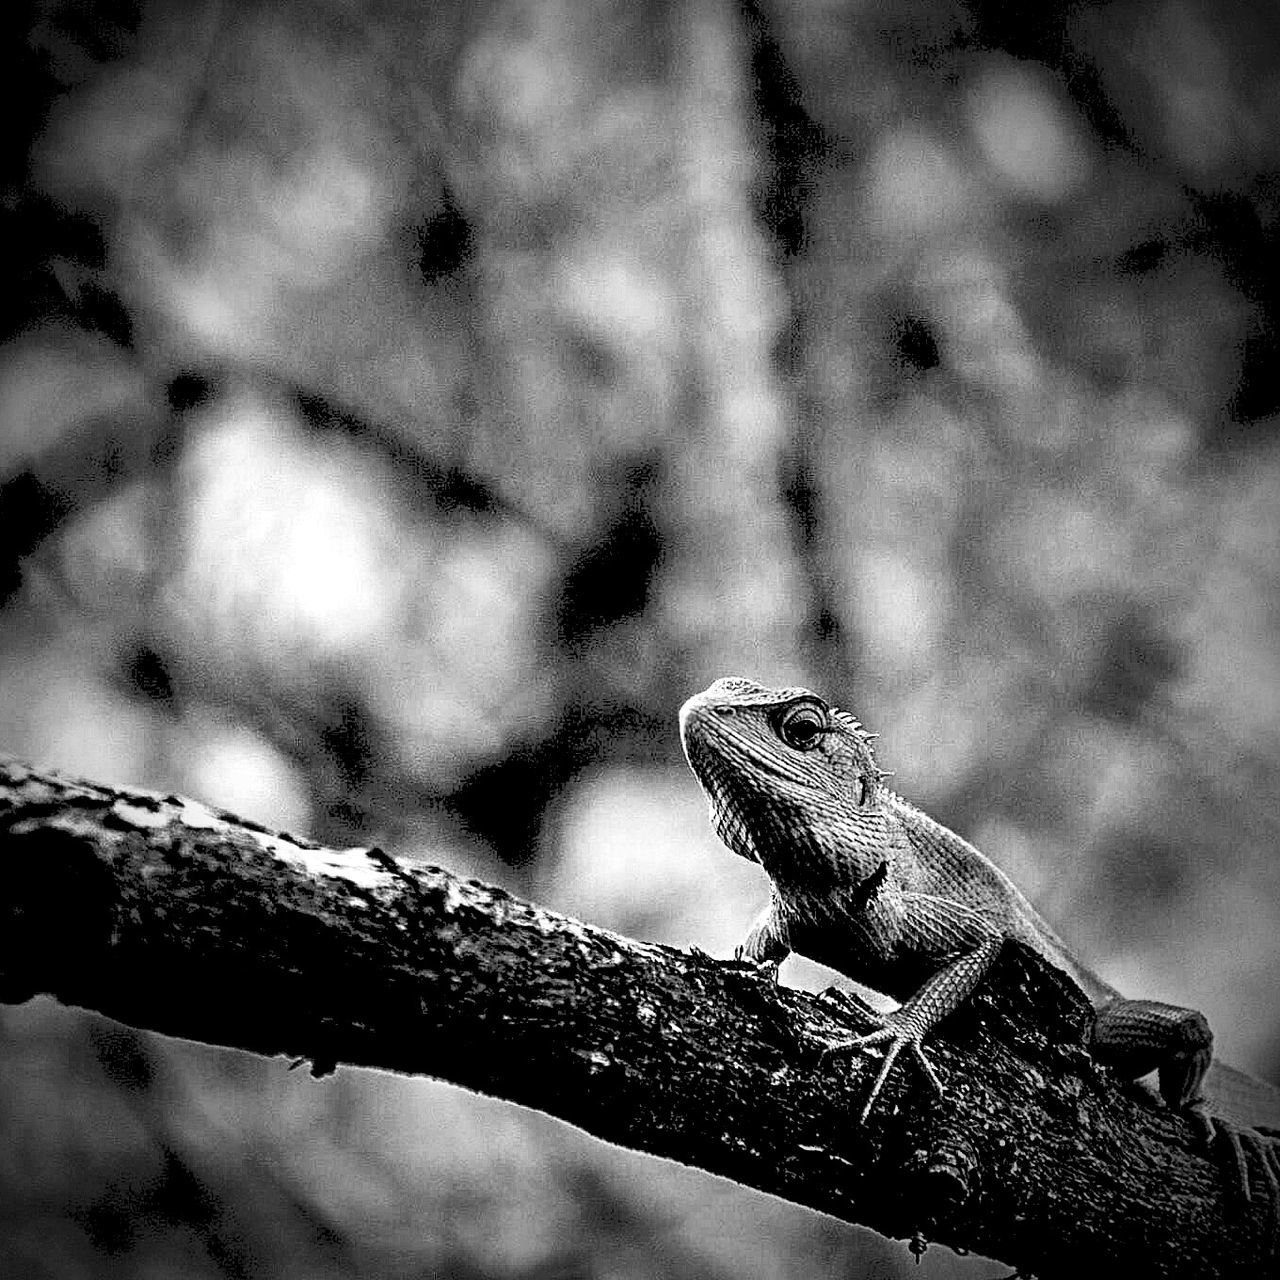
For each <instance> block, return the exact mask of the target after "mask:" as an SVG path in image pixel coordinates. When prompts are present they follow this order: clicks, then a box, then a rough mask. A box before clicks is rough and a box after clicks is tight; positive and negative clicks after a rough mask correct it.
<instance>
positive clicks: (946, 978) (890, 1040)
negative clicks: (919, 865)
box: [828, 893, 1004, 1122]
mask: <svg viewBox="0 0 1280 1280" xmlns="http://www.w3.org/2000/svg"><path fill="white" fill-rule="evenodd" d="M903 898H904V905H905V906H906V908H907V920H908V923H909V925H910V928H911V929H912V930H913V935H912V936H915V937H923V938H925V939H926V941H927V943H928V945H929V949H930V950H931V951H932V952H933V954H939V953H941V954H943V955H947V954H948V953H950V958H949V959H947V960H946V961H945V962H944V963H943V964H942V965H941V967H940V968H939V969H938V970H937V972H935V973H934V974H933V976H932V977H930V978H929V979H928V980H927V981H926V982H925V983H924V985H923V986H921V987H920V989H919V990H918V991H917V992H916V993H915V994H914V995H913V996H912V997H911V998H910V999H909V1000H907V1001H906V1003H905V1004H903V1005H901V1006H900V1007H899V1008H897V1009H895V1010H894V1011H893V1012H892V1013H887V1014H876V1015H868V1016H874V1017H875V1018H876V1019H877V1020H878V1021H879V1023H880V1026H879V1027H878V1028H877V1029H876V1030H874V1031H870V1032H867V1033H866V1034H865V1035H859V1036H852V1037H850V1038H849V1039H848V1040H847V1041H845V1042H844V1043H841V1044H836V1045H833V1046H832V1047H831V1048H830V1049H829V1050H828V1052H829V1053H847V1052H850V1051H854V1052H860V1051H861V1050H863V1049H869V1048H872V1047H874V1046H876V1045H884V1046H885V1050H884V1061H883V1062H882V1063H881V1066H880V1073H879V1074H878V1075H877V1076H876V1079H875V1083H874V1084H873V1085H872V1086H871V1092H870V1094H868V1096H867V1101H866V1104H865V1105H864V1106H863V1108H862V1114H861V1117H860V1119H861V1120H862V1121H863V1122H865V1121H866V1119H867V1117H868V1116H869V1115H870V1114H871V1108H872V1107H873V1106H874V1105H875V1101H876V1098H877V1097H879V1095H880V1090H881V1088H882V1087H883V1086H884V1082H885V1080H887V1079H888V1077H889V1072H890V1071H891V1070H892V1069H893V1064H894V1062H895V1061H897V1059H898V1055H899V1054H900V1053H901V1052H902V1050H903V1049H907V1050H909V1051H910V1053H911V1056H912V1058H913V1059H914V1060H915V1062H916V1065H917V1066H918V1067H919V1068H920V1069H921V1071H922V1072H923V1073H924V1075H925V1078H926V1079H927V1080H928V1081H929V1083H930V1084H931V1085H932V1086H933V1088H934V1089H935V1091H936V1092H937V1093H938V1094H939V1095H941V1093H942V1092H943V1089H942V1082H941V1081H940V1080H939V1079H938V1073H937V1072H936V1071H935V1070H934V1069H933V1064H932V1063H931V1062H930V1061H929V1059H928V1057H927V1056H926V1054H925V1051H924V1048H923V1047H922V1044H921V1042H922V1041H923V1040H924V1037H925V1036H926V1035H928V1033H929V1032H930V1031H932V1030H933V1029H934V1027H936V1026H937V1025H938V1023H939V1022H941V1021H942V1020H943V1018H945V1017H946V1016H947V1015H948V1014H949V1013H952V1012H953V1011H954V1010H956V1009H957V1008H959V1007H960V1004H961V1003H962V1002H963V1001H964V999H965V997H966V996H967V995H969V993H970V992H971V991H972V990H973V989H974V987H976V986H977V985H978V982H979V981H980V980H981V978H982V976H983V974H985V973H986V971H987V970H988V969H989V968H990V967H991V965H992V963H993V962H994V961H995V958H996V956H997V955H999V953H1000V947H1001V944H1002V943H1003V941H1004V938H1003V935H1002V934H1001V933H1000V932H999V930H997V929H995V928H994V927H993V926H992V925H990V924H988V923H987V922H986V920H984V919H983V917H982V916H980V915H979V914H978V913H977V912H975V911H972V910H970V909H968V908H966V907H962V906H960V905H959V904H958V903H955V902H951V901H950V900H948V899H944V898H935V897H932V896H930V895H927V894H910V893H909V894H904V895H903Z"/></svg>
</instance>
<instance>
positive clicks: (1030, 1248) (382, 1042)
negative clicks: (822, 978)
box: [0, 761, 1277, 1278]
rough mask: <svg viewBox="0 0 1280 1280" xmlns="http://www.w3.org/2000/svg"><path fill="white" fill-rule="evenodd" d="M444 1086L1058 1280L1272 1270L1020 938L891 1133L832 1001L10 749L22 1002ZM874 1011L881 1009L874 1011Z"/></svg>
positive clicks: (1227, 1188) (1175, 1121) (7, 774)
mask: <svg viewBox="0 0 1280 1280" xmlns="http://www.w3.org/2000/svg"><path fill="white" fill-rule="evenodd" d="M40 992H47V993H48V994H50V995H52V996H54V997H56V998H57V999H59V1000H61V1001H63V1002H64V1003H66V1004H72V1005H81V1006H83V1007H85V1008H88V1009H93V1010H97V1011H98V1012H100V1013H103V1014H106V1015H108V1016H110V1017H113V1018H117V1019H119V1020H120V1021H122V1022H126V1023H129V1024H130V1025H132V1026H136V1027H143V1028H147V1029H149V1030H152V1031H159V1032H163V1033H165V1034H168V1035H176V1036H185V1037H188V1038H190V1039H195V1040H202V1041H206V1042H209V1043H213V1044H221V1045H229V1046H233V1047H236V1048H240V1049H247V1050H251V1051H253V1052H257V1053H264V1054H280V1053H285V1054H290V1055H296V1056H305V1057H307V1058H310V1059H311V1060H312V1062H313V1063H314V1064H315V1066H314V1067H313V1070H315V1071H324V1070H328V1069H330V1068H331V1067H332V1065H333V1064H334V1063H336V1062H338V1061H341V1062H347V1063H352V1064H355V1065H359V1066H369V1067H380V1068H383V1069H385V1070H392V1071H402V1072H412V1073H420V1074H426V1075H432V1076H438V1077H440V1078H442V1079H445V1080H450V1081H453V1082H454V1083H456V1084H460V1085H463V1086H465V1087H467V1088H470V1089H474V1090H478V1091H481V1092H484V1093H489V1094H494V1095H496V1096H498V1097H502V1098H508V1099H511V1100H512V1101H514V1102H518V1103H521V1104H523V1105H525V1106H530V1107H535V1108H537V1109H539V1110H541V1111H546V1112H548V1113H550V1114H551V1115H555V1116H559V1117H560V1118H561V1119H564V1120H567V1121H569V1122H570V1123H572V1124H575V1125H578V1126H580V1127H581V1128H583V1129H586V1130H587V1131H588V1132H590V1133H593V1134H595V1135H597V1136H598V1137H601V1138H604V1139H606V1140H607V1141H610V1142H615V1143H619V1144H621V1145H624V1146H628V1147H633V1148H636V1149H638V1150H642V1151H648V1152H651V1153H653V1154H655V1155H659V1156H665V1157H668V1158H670V1159H673V1160H679V1161H681V1162H683V1163H685V1164H692V1165H696V1166H698V1167H700V1168H703V1169H707V1170H709V1171H711V1172H713V1173H718V1174H721V1175H723V1176H725V1177H728V1178H731V1179H733V1180H735V1181H737V1182H741V1183H745V1184H747V1185H749V1186H753V1187H758V1188H760V1189H761V1190H764V1191H769V1192H772V1193H774V1194H776V1195H779V1196H783V1197H785V1198H786V1199H789V1200H793V1201H796V1202H798V1203H800V1204H805V1205H809V1206H810V1207H812V1208H814V1209H819V1210H822V1211H824V1212H826V1213H831V1214H834V1215H835V1216H837V1217H840V1218H843V1219H845V1220H846V1221H849V1222H855V1223H862V1224H865V1225H866V1226H869V1227H871V1228H873V1229H874V1230H876V1231H879V1232H881V1233H882V1234H884V1235H887V1236H898V1237H903V1236H913V1235H915V1234H917V1233H919V1235H920V1236H922V1237H923V1238H927V1239H928V1240H931V1241H932V1240H936V1241H939V1242H942V1243H945V1244H948V1245H950V1246H952V1247H954V1248H958V1249H968V1250H974V1251H978V1252H981V1253H984V1254H988V1255H990V1256H993V1257H998V1258H1002V1259H1004V1260H1006V1261H1008V1262H1010V1263H1012V1264H1015V1265H1017V1266H1019V1267H1020V1268H1022V1269H1023V1270H1025V1271H1031V1272H1034V1273H1035V1274H1037V1275H1039V1276H1041V1277H1045V1278H1048V1277H1052V1276H1068V1275H1075V1274H1078V1273H1079V1271H1080V1270H1081V1269H1082V1268H1084V1267H1087V1266H1089V1265H1091V1264H1094V1265H1096V1263H1097V1261H1098V1259H1100V1258H1106V1259H1107V1260H1108V1261H1109V1262H1110V1263H1111V1264H1112V1265H1113V1267H1114V1268H1115V1269H1116V1270H1117V1271H1118V1272H1120V1273H1122V1274H1128V1275H1129V1276H1131V1277H1146V1276H1150V1277H1174V1276H1197V1277H1217V1276H1227V1275H1236V1274H1262V1273H1264V1272H1267V1271H1268V1270H1273V1269H1274V1267H1275V1263H1276V1258H1277V1255H1276V1244H1275V1236H1274V1231H1275V1223H1274V1221H1273V1219H1272V1217H1271V1211H1270V1206H1269V1205H1268V1204H1267V1203H1265V1200H1266V1198H1265V1197H1264V1196H1261V1195H1257V1194H1255V1196H1254V1198H1253V1199H1252V1201H1249V1200H1246V1199H1245V1197H1244V1196H1243V1194H1241V1193H1240V1192H1239V1191H1238V1190H1235V1189H1234V1188H1233V1187H1232V1186H1231V1184H1230V1182H1229V1180H1228V1179H1226V1178H1225V1177H1224V1176H1223V1173H1222V1170H1221V1168H1220V1166H1218V1165H1217V1164H1215V1163H1213V1162H1212V1161H1210V1160H1209V1159H1208V1158H1206V1155H1205V1153H1204V1151H1203V1150H1202V1149H1200V1148H1199V1147H1198V1146H1197V1139H1196V1137H1195V1135H1194V1133H1193V1131H1192V1127H1191V1126H1190V1125H1189V1124H1187V1122H1186V1121H1185V1120H1184V1119H1182V1118H1181V1117H1179V1116H1175V1115H1172V1114H1170V1113H1168V1112H1164V1111H1161V1110H1159V1109H1156V1108H1154V1107H1152V1106H1151V1105H1150V1103H1149V1102H1145V1101H1144V1100H1143V1099H1142V1098H1140V1097H1139V1096H1138V1095H1137V1093H1136V1091H1135V1090H1133V1089H1127V1090H1126V1089H1122V1088H1120V1087H1118V1086H1117V1085H1116V1083H1115V1081H1114V1080H1113V1078H1112V1077H1111V1076H1110V1075H1109V1074H1108V1073H1107V1071H1106V1070H1105V1069H1104V1068H1102V1067H1100V1066H1099V1065H1098V1064H1096V1063H1095V1062H1094V1060H1093V1059H1092V1058H1091V1057H1090V1055H1089V1053H1088V1051H1087V1049H1086V1048H1085V1045H1084V1032H1085V1028H1086V1027H1087V1026H1088V1021H1089V1016H1090V1011H1089V1007H1088V1005H1087V1003H1086V1002H1085V1000H1084V998H1083V996H1082V995H1081V993H1080V992H1079V991H1078V990H1077V989H1076V988H1075V987H1074V986H1073V985H1072V984H1071V983H1070V981H1069V980H1068V979H1066V978H1065V977H1064V976H1063V975H1062V974H1060V973H1059V972H1058V971H1056V970H1054V969H1052V968H1050V967H1049V966H1047V965H1045V964H1044V963H1043V962H1042V961H1040V960H1039V958H1038V957H1037V956H1035V955H1034V954H1033V953H1031V952H1030V951H1027V950H1026V949H1025V948H1022V947H1020V946H1018V945H1017V944H1009V945H1007V946H1006V948H1005V952H1004V954H1003V955H1002V956H1001V958H1000V960H999V962H998V963H997V965H996V967H995V970H994V971H993V974H992V976H991V978H990V979H989V980H988V981H986V982H985V983H984V984H983V985H982V987H981V988H980V989H979V991H978V993H977V994H976V995H975V996H974V998H973V999H972V1000H971V1001H970V1002H969V1003H968V1005H967V1006H966V1007H965V1008H964V1009H962V1010H961V1011H960V1012H958V1013H957V1014H955V1015H954V1016H953V1017H952V1018H951V1019H949V1020H948V1022H947V1023H946V1024H945V1034H944V1035H939V1036H936V1037H935V1038H934V1039H933V1041H932V1056H933V1061H934V1062H935V1064H936V1065H937V1067H938V1070H939V1074H940V1075H941V1077H942V1079H943V1082H944V1084H945V1085H946V1089H947V1093H946V1096H945V1098H943V1099H941V1100H937V1099H934V1098H933V1097H932V1095H931V1094H929V1093H928V1092H927V1090H925V1089H924V1088H923V1087H922V1082H921V1081H920V1079H919V1078H918V1077H916V1076H913V1075H911V1074H910V1072H909V1071H895V1072H894V1074H893V1076H892V1077H891V1078H890V1081H889V1084H888V1085H887V1086H886V1096H885V1097H884V1099H883V1101H882V1103H881V1104H878V1106H877V1109H876V1111H875V1112H874V1113H873V1114H872V1116H871V1118H870V1120H869V1121H868V1123H867V1124H866V1125H859V1124H858V1123H857V1122H856V1117H857V1115H858V1113H859V1111H860V1105H861V1100H862V1098H864V1097H865V1090H866V1089H867V1087H868V1085H869V1083H870V1078H871V1072H870V1066H869V1065H868V1064H867V1063H866V1062H865V1061H864V1060H861V1059H856V1060H855V1061H854V1062H853V1063H852V1064H850V1062H849V1061H848V1060H847V1059H845V1058H840V1057H830V1058H825V1059H824V1058H823V1057H822V1055H821V1053H820V1051H818V1050H820V1047H821V1044H822V1042H823V1040H824V1038H826V1039H832V1038H834V1037H836V1036H837V1035H838V1034H840V1033H841V1032H842V1031H846V1030H847V1029H848V1028H849V1026H850V1015H849V1014H848V1013H847V1012H846V1011H845V1010H843V1009H841V1008H837V1007H835V1005H834V1004H833V1003H832V1002H829V1001H823V1000H822V999H820V998H813V997H810V996H807V995H804V994H802V993H799V992H795V991H790V990H787V989H785V988H776V987H775V986H774V985H773V984H772V983H770V982H769V981H767V980H765V979H763V978H761V977H760V976H759V975H758V974H757V973H756V971H755V970H754V969H753V968H752V967H750V966H744V965H739V964H734V963H726V962H721V961H716V960H713V959H711V958H710V957H708V956H705V955H702V954H700V953H696V952H695V953H692V954H685V953H683V952H679V951H675V950H673V949H671V948H669V947H662V946H655V945H652V944H646V943H641V942H636V941H632V940H630V939H628V938H624V937H621V936H619V935H617V934H613V933H610V932H608V931H607V930H604V929H597V928H593V927H592V926H590V925H586V924H583V923H581V922H580V921H577V920H573V919H570V918H569V917H566V916H561V915H557V914H555V913H554V912H550V911H545V910H543V909H541V908H539V907H536V906H534V905H532V904H530V903H527V902H522V901H520V900H519V899H517V898H513V897H511V896H510V895H508V894H507V893H504V892H503V891H502V890H500V889H496V888H493V887H491V886H488V885H484V884H480V883H478V882H476V881H471V880H461V879H459V878H457V877H456V876H453V875H451V874H450V873H449V872H447V871H443V870H440V869H438V868H435V867H427V866H420V865H414V864H407V863H404V862H398V861H396V860H393V859H391V858H389V857H387V856H386V855H385V854H383V853H381V852H380V851H378V850H369V851H365V850H346V851H335V850H329V849H324V848H321V847H320V846H318V845H315V844H312V843H310V842H308V841H306V840H302V839H298V838H295V837H292V836H286V835H277V834H274V833H272V832H269V831H266V830H265V829H263V828H261V827H259V826H256V825H255V824H253V823H249V822H245V821H243V820H240V819H237V818H235V817H233V816H231V815H229V814H226V813H220V812H216V811H213V810H210V809H208V808H207V807H205V806H204V805H201V804H198V803H196V802H193V801H190V800H184V799H182V798H180V797H178V796H160V795H156V794H154V793H150V792H143V791H136V790H132V789H129V790H126V789H122V788H108V787H100V786H94V785H91V784H88V783H81V782H75V781H72V780H70V779H67V778H63V777H60V776H57V775H50V774H46V773H40V772H37V771H35V770H33V769H30V768H29V767H27V766H25V765H22V764H18V763H15V762H3V761H0V1000H3V1001H8V1002H16V1001H21V1000H25V999H27V998H28V997H30V996H32V995H35V994H37V993H40ZM854 1021H855V1023H856V1018H855V1019H854Z"/></svg>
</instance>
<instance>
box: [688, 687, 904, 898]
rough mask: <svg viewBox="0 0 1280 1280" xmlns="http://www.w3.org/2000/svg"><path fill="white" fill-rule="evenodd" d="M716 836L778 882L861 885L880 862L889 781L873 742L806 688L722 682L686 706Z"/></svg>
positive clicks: (691, 752) (695, 766) (694, 760)
mask: <svg viewBox="0 0 1280 1280" xmlns="http://www.w3.org/2000/svg"><path fill="white" fill-rule="evenodd" d="M680 740H681V742H682V743H683V745H684V752H685V756H686V758H687V759H688V761H689V766H690V768H691V769H692V770H693V772H694V774H695V776H696V777H697V779H698V781H699V782H700V783H701V784H702V789H703V791H705V792H706V794H707V799H708V800H709V801H710V804H711V822H712V825H713V826H714V828H715V831H716V834H717V835H718V836H719V837H720V839H721V840H723V841H724V843H725V844H726V845H728V846H729V848H730V849H732V850H733V852H734V853H737V854H739V855H740V856H742V857H744V858H748V859H750V860H751V861H753V862H758V863H760V865H761V866H762V867H764V869H765V870H766V871H767V872H768V873H769V875H770V878H771V879H773V881H774V882H775V884H780V885H785V884H787V883H788V882H791V883H795V884H800V885H816V884H819V883H822V882H824V881H826V880H827V879H828V877H834V879H835V880H836V881H837V882H839V881H842V880H843V881H848V880H849V879H851V878H853V879H861V878H863V877H865V876H867V875H869V874H871V873H872V872H874V871H875V870H876V868H877V867H878V866H879V865H880V861H881V859H882V857H883V850H884V848H885V844H886V839H887V832H886V820H885V815H884V810H883V803H882V796H883V791H884V788H883V785H882V782H881V779H882V777H883V776H884V775H883V774H882V773H881V771H880V770H879V768H877V766H876V762H875V756H874V754H873V753H872V750H871V736H870V735H869V734H867V733H866V732H865V731H864V730H863V728H862V726H861V725H860V724H859V723H858V722H857V720H855V719H854V718H853V717H852V716H851V715H849V714H848V713H847V712H844V711H841V710H839V708H837V707H833V706H831V705H829V704H828V703H826V702H824V701H823V700H822V699H821V698H819V697H818V695H817V694H815V693H811V692H810V691H809V690H808V689H799V688H796V689H769V688H766V687H765V686H764V685H760V684H757V683H756V682H755V681H754V680H746V679H743V678H741V677H738V676H731V677H726V678H724V679H721V680H717V681H716V682H715V683H714V684H713V685H711V686H710V687H709V688H707V689H704V690H703V692H701V693H698V694H695V695H694V696H693V697H692V698H690V699H689V701H688V702H686V703H685V704H684V706H683V707H681V708H680Z"/></svg>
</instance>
